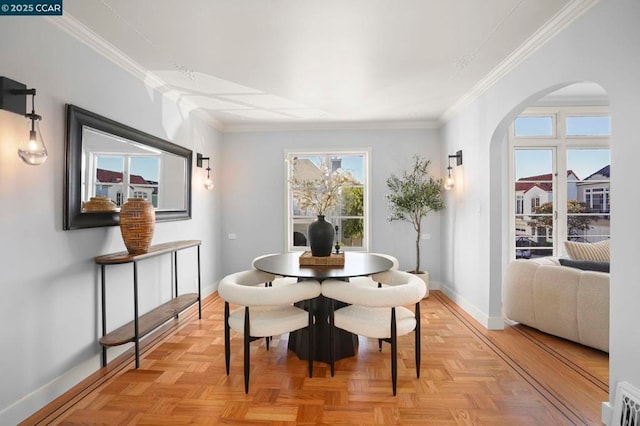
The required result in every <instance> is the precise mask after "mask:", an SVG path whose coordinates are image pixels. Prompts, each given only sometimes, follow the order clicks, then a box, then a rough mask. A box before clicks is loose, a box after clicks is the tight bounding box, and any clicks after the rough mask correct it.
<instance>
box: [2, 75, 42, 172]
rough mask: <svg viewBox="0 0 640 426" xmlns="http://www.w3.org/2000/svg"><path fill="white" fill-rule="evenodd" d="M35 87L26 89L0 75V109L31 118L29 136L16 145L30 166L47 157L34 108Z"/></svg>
mask: <svg viewBox="0 0 640 426" xmlns="http://www.w3.org/2000/svg"><path fill="white" fill-rule="evenodd" d="M29 95H30V96H31V112H30V113H28V112H27V96H29ZM35 97H36V89H27V86H25V85H24V84H22V83H18V82H17V81H13V80H11V79H9V78H6V77H0V109H4V110H7V111H11V112H14V113H16V114H20V115H24V116H25V117H27V118H28V119H29V120H31V130H30V131H29V138H28V139H25V140H24V141H23V142H21V143H20V145H19V146H18V156H19V157H20V159H21V160H22V161H24V162H25V163H26V164H29V165H31V166H37V165H40V164H42V163H44V162H45V160H46V159H47V148H46V147H45V146H44V141H43V140H42V133H41V132H40V126H39V125H38V121H39V120H40V119H42V117H41V116H39V115H38V114H36V110H35Z"/></svg>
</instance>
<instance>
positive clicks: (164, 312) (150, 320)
mask: <svg viewBox="0 0 640 426" xmlns="http://www.w3.org/2000/svg"><path fill="white" fill-rule="evenodd" d="M197 301H198V294H197V293H187V294H182V295H180V296H178V297H176V298H173V299H171V300H169V301H168V302H165V303H163V304H162V305H160V306H158V307H157V308H155V309H152V310H151V311H149V312H147V313H146V314H144V315H141V316H140V318H139V321H140V322H139V324H138V326H139V327H140V330H139V332H140V335H141V336H144V335H145V334H147V333H149V332H151V331H153V330H155V329H156V328H157V327H159V326H161V325H162V324H163V323H164V322H165V321H167V320H168V319H169V318H172V317H175V316H176V315H178V314H179V313H180V312H182V311H184V310H185V309H187V308H188V307H189V306H191V305H193V304H194V303H196V302H197ZM135 339H136V332H135V327H134V321H131V322H130V323H127V324H125V325H123V326H122V327H120V328H117V329H115V330H113V331H112V332H111V333H107V334H106V335H105V336H103V337H102V339H100V344H101V345H102V346H119V345H124V344H125V343H131V342H134V341H135Z"/></svg>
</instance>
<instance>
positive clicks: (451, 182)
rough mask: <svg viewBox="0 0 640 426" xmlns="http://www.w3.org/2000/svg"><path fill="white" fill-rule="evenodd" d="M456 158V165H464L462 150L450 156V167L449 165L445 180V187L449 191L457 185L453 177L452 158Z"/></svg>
mask: <svg viewBox="0 0 640 426" xmlns="http://www.w3.org/2000/svg"><path fill="white" fill-rule="evenodd" d="M452 158H455V159H456V166H461V165H462V150H460V151H458V152H456V155H450V156H449V167H447V177H446V179H445V180H444V189H445V190H447V191H449V190H451V189H453V188H455V186H456V181H455V180H454V179H453V176H451V169H452V167H451V159H452Z"/></svg>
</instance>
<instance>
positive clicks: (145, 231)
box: [120, 198, 156, 254]
mask: <svg viewBox="0 0 640 426" xmlns="http://www.w3.org/2000/svg"><path fill="white" fill-rule="evenodd" d="M155 224H156V213H155V211H154V210H153V205H151V203H149V202H148V201H147V200H145V199H144V198H129V199H128V200H127V202H126V203H124V204H123V205H122V207H121V208H120V232H121V233H122V239H123V240H124V245H125V246H126V247H127V251H128V252H129V253H130V254H142V253H146V252H147V251H149V246H150V245H151V240H152V239H153V230H154V228H155Z"/></svg>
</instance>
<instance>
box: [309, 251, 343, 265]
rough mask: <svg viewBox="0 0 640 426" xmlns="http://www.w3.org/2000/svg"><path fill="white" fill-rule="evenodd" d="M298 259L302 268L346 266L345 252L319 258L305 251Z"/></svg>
mask: <svg viewBox="0 0 640 426" xmlns="http://www.w3.org/2000/svg"><path fill="white" fill-rule="evenodd" d="M298 259H299V261H300V266H344V252H342V253H338V254H335V253H331V255H330V256H321V257H319V256H313V255H312V254H311V252H310V251H305V252H304V253H302V254H301V255H300V257H299V258H298Z"/></svg>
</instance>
